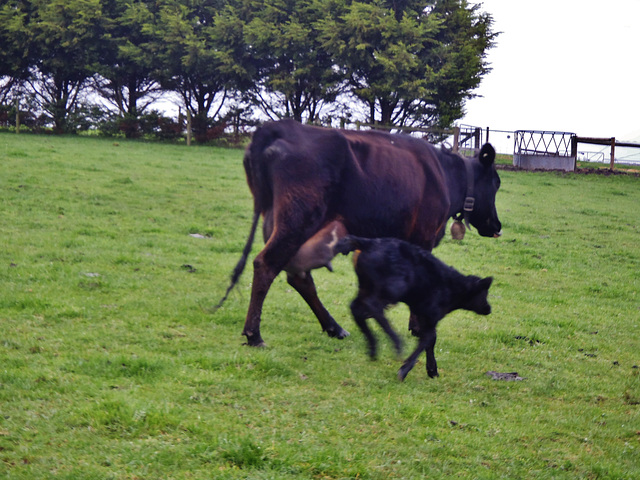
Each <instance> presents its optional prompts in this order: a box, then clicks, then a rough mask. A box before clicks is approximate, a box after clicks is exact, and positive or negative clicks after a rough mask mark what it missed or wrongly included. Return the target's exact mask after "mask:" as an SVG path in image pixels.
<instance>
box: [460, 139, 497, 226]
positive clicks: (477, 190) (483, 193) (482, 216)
mask: <svg viewBox="0 0 640 480" xmlns="http://www.w3.org/2000/svg"><path fill="white" fill-rule="evenodd" d="M477 159H478V161H477V162H476V161H473V175H474V185H473V194H474V195H473V196H474V199H475V201H474V204H473V209H472V210H471V211H470V212H468V211H467V212H465V215H466V217H467V218H468V220H469V222H470V223H471V225H473V226H474V227H475V228H476V229H477V230H478V233H479V234H480V235H482V236H483V237H499V236H500V235H502V224H501V223H500V220H498V212H497V211H496V193H498V189H499V188H500V177H499V176H498V172H497V171H496V166H495V159H496V151H495V150H494V148H493V147H492V146H491V145H490V144H489V143H486V144H484V146H483V147H482V149H481V150H480V153H479V154H478V157H477Z"/></svg>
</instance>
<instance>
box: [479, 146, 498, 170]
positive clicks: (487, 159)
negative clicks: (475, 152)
mask: <svg viewBox="0 0 640 480" xmlns="http://www.w3.org/2000/svg"><path fill="white" fill-rule="evenodd" d="M478 158H479V160H480V163H482V165H484V166H485V167H490V166H491V165H493V162H494V161H495V160H496V151H495V149H494V148H493V146H492V145H491V144H490V143H485V144H484V145H483V146H482V149H480V155H479V156H478Z"/></svg>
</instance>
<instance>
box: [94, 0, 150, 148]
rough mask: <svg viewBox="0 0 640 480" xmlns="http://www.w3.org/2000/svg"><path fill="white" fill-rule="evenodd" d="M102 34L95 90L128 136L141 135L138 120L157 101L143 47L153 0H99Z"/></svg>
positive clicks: (148, 61) (148, 56)
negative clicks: (102, 18) (116, 116)
mask: <svg viewBox="0 0 640 480" xmlns="http://www.w3.org/2000/svg"><path fill="white" fill-rule="evenodd" d="M101 3H102V8H103V12H104V15H105V33H104V36H103V38H102V39H101V42H100V45H99V48H100V64H99V65H98V67H97V75H95V77H94V88H95V89H96V90H97V92H98V93H99V94H100V95H101V96H102V98H104V99H105V100H106V101H107V102H108V103H109V104H111V106H112V107H115V108H116V109H117V111H118V113H119V115H120V116H121V117H122V122H124V123H125V124H126V125H125V128H124V131H125V134H126V136H127V137H135V136H137V135H139V134H140V129H139V117H140V115H141V114H143V113H144V111H145V110H146V109H147V107H148V106H149V105H150V104H151V103H152V102H153V101H154V100H156V99H157V97H158V95H159V94H160V92H161V88H160V84H159V83H158V82H157V81H156V80H155V79H154V78H153V75H152V74H153V71H154V70H153V69H154V65H153V58H152V56H150V55H148V54H147V52H146V50H145V46H146V45H147V44H148V43H149V42H151V41H152V36H151V34H150V33H149V31H148V30H145V28H144V25H145V24H153V22H154V13H155V12H154V8H155V3H156V2H155V1H144V0H138V1H134V2H132V1H128V0H102V2H101Z"/></svg>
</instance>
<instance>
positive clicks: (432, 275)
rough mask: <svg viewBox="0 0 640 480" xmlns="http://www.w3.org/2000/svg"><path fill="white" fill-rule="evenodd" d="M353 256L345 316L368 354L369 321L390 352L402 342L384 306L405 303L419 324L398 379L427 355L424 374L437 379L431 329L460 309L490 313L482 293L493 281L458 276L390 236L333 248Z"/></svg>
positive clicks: (372, 351) (372, 341) (372, 347)
mask: <svg viewBox="0 0 640 480" xmlns="http://www.w3.org/2000/svg"><path fill="white" fill-rule="evenodd" d="M353 250H358V251H359V253H358V255H357V257H355V260H354V264H355V270H356V275H357V276H358V295H357V297H356V298H355V299H354V300H353V302H351V313H352V314H353V318H354V320H355V321H356V324H357V325H358V327H360V330H361V331H362V332H363V333H364V335H365V336H366V337H367V340H368V342H369V355H371V357H372V358H375V356H376V338H375V337H374V335H373V333H372V332H371V330H370V329H369V326H368V325H367V319H368V318H375V319H376V321H377V322H378V323H379V324H380V326H381V327H382V329H383V330H384V331H385V332H386V333H387V335H389V337H390V338H391V339H392V340H393V343H394V345H395V348H396V351H397V352H398V353H400V352H401V348H402V344H401V341H400V338H399V337H398V335H397V334H396V332H395V331H394V330H393V328H391V325H390V324H389V321H388V320H387V318H386V317H385V316H384V310H385V308H386V307H387V306H388V305H391V304H396V303H398V302H402V303H405V304H407V306H408V307H409V309H410V310H411V313H412V314H413V315H415V318H416V319H417V321H418V324H419V326H420V330H419V331H420V339H419V340H418V347H417V348H416V349H415V350H414V352H413V353H412V354H411V355H410V356H409V358H407V360H406V361H405V362H404V364H403V365H402V367H401V368H400V370H399V371H398V378H399V379H400V380H404V379H405V377H406V376H407V374H408V373H409V372H410V371H411V369H412V368H413V366H414V365H415V364H416V360H417V359H418V357H419V356H420V354H421V353H422V352H423V351H424V350H426V351H427V374H428V375H429V377H431V378H433V377H437V376H438V365H437V363H436V357H435V355H434V353H433V347H434V346H435V344H436V325H437V324H438V322H439V321H440V320H442V318H444V316H445V315H447V314H448V313H450V312H452V311H454V310H457V309H460V308H462V309H465V310H470V311H472V312H475V313H478V314H480V315H488V314H490V313H491V306H490V305H489V303H488V302H487V294H488V293H489V287H490V286H491V282H492V281H493V279H492V278H491V277H487V278H479V277H474V276H464V275H462V274H461V273H459V272H458V271H456V270H455V269H454V268H451V267H449V266H447V265H445V264H444V263H443V262H441V261H440V260H438V259H437V258H436V257H434V256H433V255H432V254H431V253H430V252H428V251H426V250H423V249H421V248H420V247H418V246H416V245H412V244H410V243H407V242H404V241H402V240H398V239H395V238H386V239H366V238H358V237H354V236H350V235H348V236H346V237H344V238H343V239H342V240H340V241H339V242H338V243H337V245H336V246H335V253H336V254H337V253H342V254H344V255H346V254H347V253H349V252H352V251H353Z"/></svg>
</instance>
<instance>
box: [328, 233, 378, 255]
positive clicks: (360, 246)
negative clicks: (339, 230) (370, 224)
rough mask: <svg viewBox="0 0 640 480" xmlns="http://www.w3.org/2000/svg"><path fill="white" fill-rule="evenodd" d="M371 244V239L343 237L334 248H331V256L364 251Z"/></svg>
mask: <svg viewBox="0 0 640 480" xmlns="http://www.w3.org/2000/svg"><path fill="white" fill-rule="evenodd" d="M370 244H371V239H369V238H362V237H356V236H354V235H347V236H346V237H343V238H342V239H340V240H339V241H338V243H336V245H335V247H333V254H334V255H337V254H339V253H341V254H343V255H346V254H348V253H349V252H353V251H354V250H366V249H367V248H368V247H369V245H370Z"/></svg>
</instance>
